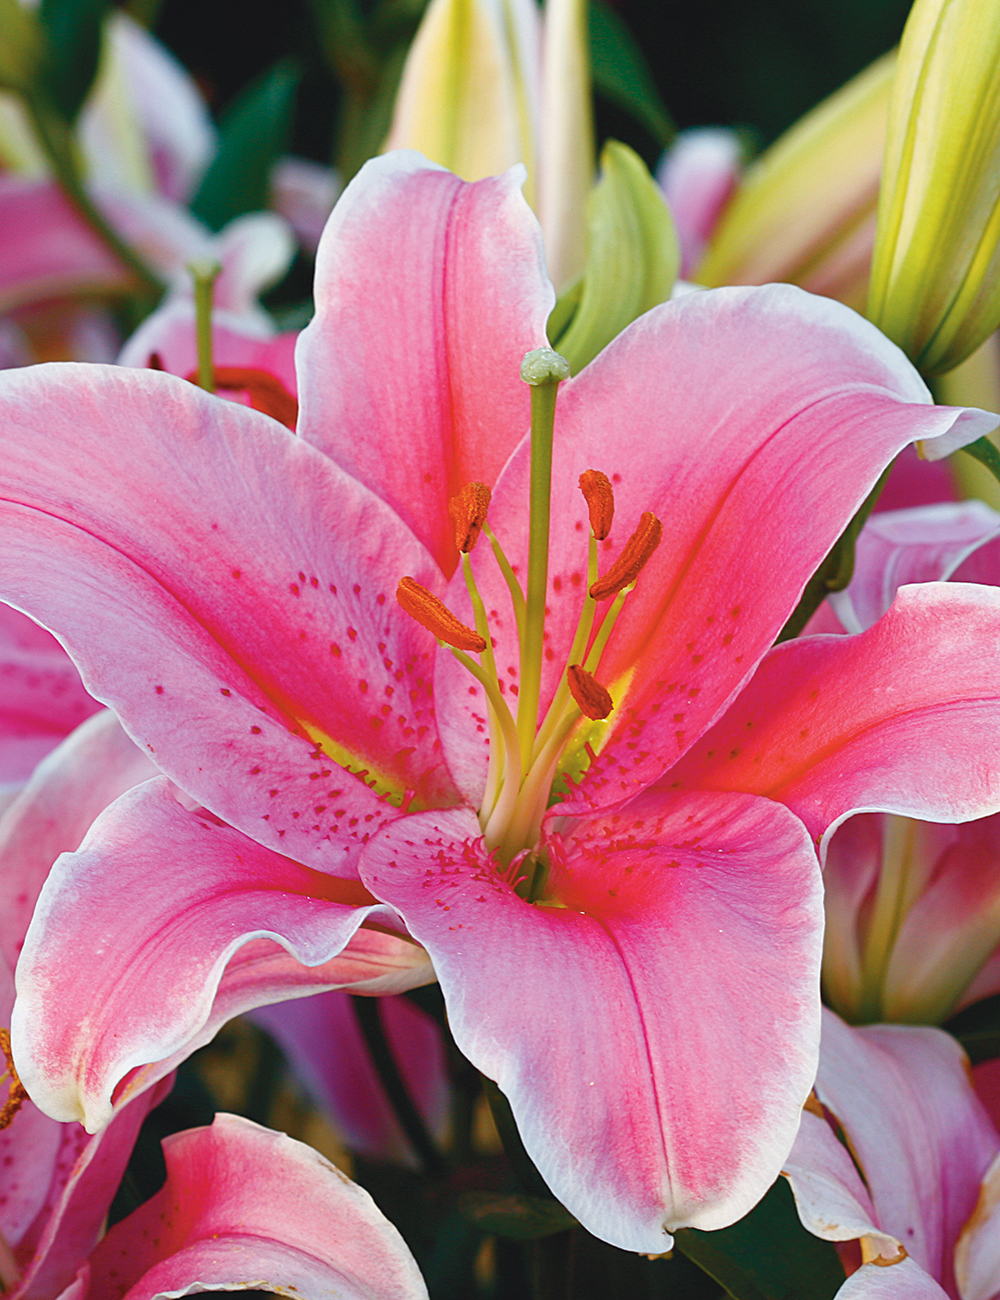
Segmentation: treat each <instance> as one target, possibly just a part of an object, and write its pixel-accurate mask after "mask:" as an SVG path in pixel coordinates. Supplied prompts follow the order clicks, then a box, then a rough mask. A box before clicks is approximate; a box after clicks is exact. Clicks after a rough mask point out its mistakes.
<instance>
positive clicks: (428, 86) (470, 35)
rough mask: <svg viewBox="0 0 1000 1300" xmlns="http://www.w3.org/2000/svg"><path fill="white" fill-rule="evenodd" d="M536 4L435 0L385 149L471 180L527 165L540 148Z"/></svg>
mask: <svg viewBox="0 0 1000 1300" xmlns="http://www.w3.org/2000/svg"><path fill="white" fill-rule="evenodd" d="M538 47H539V33H538V20H537V14H536V10H535V5H534V0H531V2H530V3H528V4H526V3H524V0H431V4H430V6H429V7H428V9H427V12H426V13H425V14H424V18H423V21H422V22H421V24H420V28H419V30H418V32H417V35H416V37H415V38H414V41H413V44H412V45H411V46H410V51H409V54H408V55H407V58H406V63H405V65H404V68H403V76H402V80H401V81H400V85H399V91H398V93H397V96H396V106H395V111H394V114H393V119H392V127H391V129H390V131H389V137H388V139H387V140H386V143H385V148H386V149H417V150H419V151H420V152H421V153H422V154H425V155H426V157H428V158H430V159H431V160H432V161H433V162H436V163H440V164H441V165H442V166H443V167H447V168H448V169H449V170H450V171H453V172H455V173H456V175H458V176H461V177H462V178H463V179H464V180H467V181H476V180H480V179H481V178H482V177H484V176H494V175H496V174H497V173H498V172H502V171H505V170H506V169H507V168H508V167H510V166H511V165H512V164H513V163H517V162H523V163H525V164H526V166H527V168H528V176H529V179H528V184H527V186H526V187H525V194H526V196H527V197H528V199H529V202H530V201H531V200H532V198H533V193H534V192H533V188H532V187H533V185H534V173H535V170H536V153H537V146H536V140H535V133H536V121H537V98H538V86H537V82H538Z"/></svg>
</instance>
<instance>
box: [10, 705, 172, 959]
mask: <svg viewBox="0 0 1000 1300" xmlns="http://www.w3.org/2000/svg"><path fill="white" fill-rule="evenodd" d="M156 774H157V769H156V766H155V765H154V764H153V763H151V762H150V760H149V759H148V758H147V757H146V755H145V754H143V753H142V751H141V750H139V749H137V748H136V746H135V745H134V744H133V743H132V741H131V740H129V738H128V736H126V735H125V733H124V731H122V728H121V724H120V723H119V722H118V719H117V718H116V717H115V715H114V714H113V713H112V712H110V710H107V709H105V710H102V711H101V712H100V713H98V714H97V715H96V716H95V717H93V718H91V719H90V720H89V721H87V722H85V723H84V724H83V725H82V726H81V727H78V728H77V730H76V731H74V732H73V733H72V735H70V736H68V737H67V738H66V740H64V741H63V743H62V744H61V745H60V746H59V747H58V749H56V750H54V751H53V752H52V753H51V754H50V755H49V756H48V758H46V759H44V760H43V761H42V763H40V764H39V766H38V768H37V769H36V771H35V772H34V774H33V775H32V778H31V780H30V781H29V782H28V784H27V785H26V786H25V788H24V790H23V791H22V792H21V794H20V795H19V796H18V798H17V800H16V802H15V803H13V804H12V805H11V806H10V807H9V808H8V809H7V810H6V812H5V813H4V816H3V818H2V819H0V861H2V862H3V871H2V873H0V916H3V918H4V921H3V927H2V929H0V953H2V954H3V956H4V957H5V958H6V959H7V961H8V962H9V963H10V967H11V970H13V969H14V966H15V965H16V963H17V958H18V955H19V954H20V951H21V945H22V944H23V942H24V936H25V934H26V932H27V929H28V923H29V921H30V920H31V913H32V911H33V910H34V907H35V901H36V899H37V898H38V894H39V891H40V890H41V888H42V885H43V884H44V883H45V879H46V877H47V876H48V874H49V871H50V869H51V867H52V864H53V862H55V860H56V858H57V857H58V856H59V854H60V853H66V852H71V851H72V850H73V849H75V848H77V847H78V846H79V844H80V841H81V840H82V839H83V837H84V835H85V834H86V832H87V831H88V829H89V828H90V825H91V823H92V822H93V820H94V818H95V817H96V816H97V815H98V813H100V812H102V811H103V810H104V809H105V808H106V807H107V806H108V804H109V803H111V802H112V800H114V799H117V798H118V796H119V795H120V794H124V793H125V791H126V790H131V789H132V787H133V786H135V785H138V784H139V783H140V782H141V781H148V780H149V779H150V777H153V776H156Z"/></svg>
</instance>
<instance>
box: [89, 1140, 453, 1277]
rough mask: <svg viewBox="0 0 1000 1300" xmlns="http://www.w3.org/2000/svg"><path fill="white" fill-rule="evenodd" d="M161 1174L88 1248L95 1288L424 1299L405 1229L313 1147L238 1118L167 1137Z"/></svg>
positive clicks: (418, 1273) (164, 1144)
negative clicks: (159, 1185)
mask: <svg viewBox="0 0 1000 1300" xmlns="http://www.w3.org/2000/svg"><path fill="white" fill-rule="evenodd" d="M163 1154H164V1157H165V1158H166V1163H167V1182H166V1185H165V1187H164V1188H163V1190H162V1191H160V1192H157V1194H156V1196H154V1197H153V1198H152V1200H150V1201H147V1202H146V1204H145V1205H142V1206H140V1207H139V1209H138V1210H136V1211H135V1212H134V1213H133V1214H130V1215H129V1217H128V1218H127V1219H123V1220H122V1221H121V1223H118V1224H116V1225H115V1226H114V1227H113V1228H112V1229H111V1231H110V1232H109V1233H108V1235H107V1237H105V1238H104V1240H103V1241H102V1242H101V1244H100V1245H99V1246H98V1248H97V1250H96V1251H95V1252H94V1254H93V1255H92V1256H91V1261H90V1274H91V1283H90V1294H91V1295H92V1296H94V1297H95V1300H96V1298H97V1297H104V1296H117V1297H124V1296H126V1295H127V1296H128V1298H129V1300H146V1298H147V1297H149V1298H150V1300H151V1298H152V1297H154V1296H162V1295H174V1296H184V1295H189V1294H191V1293H192V1292H199V1291H240V1290H251V1291H276V1292H278V1293H279V1294H281V1295H295V1296H302V1297H303V1300H327V1297H330V1296H333V1295H336V1296H338V1297H339V1296H343V1297H344V1300H426V1297H427V1288H426V1287H425V1286H424V1283H423V1279H422V1278H421V1276H420V1272H419V1270H418V1268H417V1265H416V1263H415V1261H414V1259H413V1256H412V1255H411V1254H410V1252H409V1250H407V1248H406V1245H405V1244H404V1242H403V1239H402V1237H401V1236H400V1235H399V1233H398V1232H397V1231H396V1229H395V1228H394V1227H393V1226H392V1224H391V1223H390V1222H389V1221H388V1219H386V1218H385V1217H384V1216H383V1215H382V1213H381V1212H380V1211H379V1210H378V1209H377V1208H376V1205H375V1202H374V1201H373V1200H372V1199H371V1197H370V1196H369V1195H368V1193H367V1192H366V1191H364V1190H363V1189H362V1188H360V1187H358V1186H357V1185H356V1184H354V1183H352V1182H351V1181H350V1180H349V1179H348V1178H346V1177H345V1176H344V1175H343V1174H342V1173H340V1171H339V1170H337V1169H335V1168H334V1167H333V1165H331V1164H330V1163H329V1162H328V1161H326V1160H324V1159H323V1157H322V1156H321V1155H319V1153H318V1152H316V1151H314V1150H313V1149H312V1148H311V1147H308V1146H306V1145H305V1143H303V1142H296V1141H294V1140H293V1139H292V1138H289V1137H286V1136H285V1134H283V1133H273V1132H271V1130H270V1129H265V1128H261V1127H259V1126H258V1125H257V1124H253V1123H251V1122H250V1120H247V1119H241V1118H240V1117H239V1116H236V1115H217V1116H216V1118H215V1122H214V1123H213V1124H212V1126H211V1128H201V1129H188V1130H187V1131H186V1132H184V1133H175V1134H174V1135H173V1136H172V1137H169V1138H167V1139H166V1141H165V1142H164V1143H163Z"/></svg>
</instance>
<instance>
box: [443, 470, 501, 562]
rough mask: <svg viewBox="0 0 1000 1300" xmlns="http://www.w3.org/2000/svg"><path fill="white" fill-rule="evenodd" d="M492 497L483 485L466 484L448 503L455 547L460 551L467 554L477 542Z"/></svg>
mask: <svg viewBox="0 0 1000 1300" xmlns="http://www.w3.org/2000/svg"><path fill="white" fill-rule="evenodd" d="M492 496H493V493H492V492H491V491H490V489H489V488H488V487H487V486H486V484H485V483H466V485H465V487H464V488H462V490H461V492H459V494H458V496H455V497H452V498H451V500H450V501H449V502H448V513H449V514H450V515H451V517H452V521H453V522H454V524H455V545H456V546H457V547H458V549H459V550H460V551H464V552H465V553H466V554H468V552H469V551H471V550H472V548H473V547H474V546H475V544H476V542H478V541H479V534H480V533H481V532H482V531H483V524H485V523H486V514H487V512H488V510H489V508H490V498H491V497H492Z"/></svg>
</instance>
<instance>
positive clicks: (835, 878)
mask: <svg viewBox="0 0 1000 1300" xmlns="http://www.w3.org/2000/svg"><path fill="white" fill-rule="evenodd" d="M941 579H949V580H952V581H955V582H980V583H987V584H989V585H990V586H991V587H994V588H995V587H997V586H998V585H1000V515H998V514H997V513H996V511H994V510H991V509H990V507H989V506H987V505H985V504H984V503H983V502H981V501H965V502H961V503H955V504H951V503H945V504H939V505H935V506H924V507H919V508H915V509H911V510H899V511H890V512H887V513H885V514H878V515H875V516H873V517H872V519H870V520H869V522H868V523H867V524H866V526H865V527H864V529H863V530H862V532H861V536H860V537H859V539H858V546H857V555H856V564H855V573H854V578H853V580H852V581H851V583H850V585H849V586H848V588H847V589H846V591H843V592H837V593H835V594H834V595H832V596H830V597H829V599H828V601H827V602H826V605H825V606H824V607H823V608H822V609H821V610H820V611H819V612H818V613H817V614H816V616H815V617H814V618H813V620H812V622H811V623H810V627H809V630H810V631H813V632H836V633H841V634H843V633H844V632H845V631H846V632H851V633H855V634H859V633H862V632H863V631H864V630H865V629H867V628H870V627H872V626H873V625H874V624H875V623H876V622H877V620H878V619H880V618H881V617H882V615H883V614H884V613H885V611H886V610H887V609H888V608H889V607H890V606H891V604H892V602H893V600H894V599H895V598H896V594H897V592H898V590H899V589H900V587H901V586H903V585H904V584H906V583H912V582H928V581H937V580H941ZM998 861H1000V817H996V816H992V817H986V818H983V819H980V820H975V821H969V822H966V823H965V824H964V825H960V826H956V825H941V824H939V823H937V822H932V821H927V820H922V821H915V820H913V819H912V818H910V817H901V816H887V815H885V814H880V813H873V812H865V813H861V814H859V815H858V816H856V817H852V818H851V819H850V820H849V821H847V822H846V823H845V824H844V825H843V826H842V827H841V828H840V830H838V831H837V833H836V835H835V836H834V837H833V839H832V841H831V843H830V847H829V852H828V854H827V858H826V866H825V872H824V879H825V885H826V913H827V930H826V939H825V946H824V957H823V983H824V989H825V992H826V997H827V1000H828V1001H829V1002H830V1004H831V1005H832V1006H833V1007H835V1008H836V1010H837V1011H839V1012H840V1014H841V1015H843V1016H846V1017H847V1019H849V1020H853V1021H872V1020H888V1021H905V1022H909V1023H913V1024H935V1023H938V1022H940V1021H942V1020H944V1019H945V1018H946V1017H947V1016H948V1015H949V1014H951V1012H952V1011H954V1010H955V1009H956V1008H957V1007H958V1006H960V1005H962V1004H964V1003H966V1002H970V1001H975V1000H976V999H978V998H980V997H986V996H988V995H989V994H991V993H995V992H998V991H1000V957H998V955H997V948H998V945H1000V881H998V873H997V864H998Z"/></svg>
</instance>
